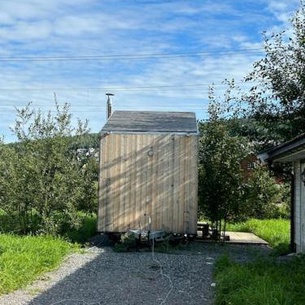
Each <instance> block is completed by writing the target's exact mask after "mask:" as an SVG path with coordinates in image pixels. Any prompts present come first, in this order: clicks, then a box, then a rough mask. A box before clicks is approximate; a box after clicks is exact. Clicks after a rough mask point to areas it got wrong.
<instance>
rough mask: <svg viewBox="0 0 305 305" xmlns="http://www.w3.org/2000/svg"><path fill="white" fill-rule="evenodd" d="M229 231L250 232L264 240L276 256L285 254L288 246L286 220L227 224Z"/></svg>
mask: <svg viewBox="0 0 305 305" xmlns="http://www.w3.org/2000/svg"><path fill="white" fill-rule="evenodd" d="M228 230H229V231H235V232H252V233H254V234H256V235H257V236H259V237H261V238H262V239H264V240H266V241H267V242H268V243H269V245H270V246H271V247H272V248H273V249H274V250H275V253H276V254H286V253H288V252H289V245H290V221H289V220H287V219H263V220H262V219H249V220H247V221H245V222H241V223H233V224H230V223H229V224H228Z"/></svg>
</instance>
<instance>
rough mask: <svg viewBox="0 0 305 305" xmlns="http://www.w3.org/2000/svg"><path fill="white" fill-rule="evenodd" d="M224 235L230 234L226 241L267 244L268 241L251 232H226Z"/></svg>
mask: <svg viewBox="0 0 305 305" xmlns="http://www.w3.org/2000/svg"><path fill="white" fill-rule="evenodd" d="M226 236H230V240H229V241H227V243H232V244H257V245H268V242H266V241H265V240H263V239H262V238H260V237H258V236H256V235H255V234H253V233H246V232H226Z"/></svg>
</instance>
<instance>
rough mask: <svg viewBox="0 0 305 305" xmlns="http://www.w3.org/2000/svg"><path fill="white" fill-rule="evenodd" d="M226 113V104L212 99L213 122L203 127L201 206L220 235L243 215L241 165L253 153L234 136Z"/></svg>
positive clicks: (201, 140) (244, 143)
mask: <svg viewBox="0 0 305 305" xmlns="http://www.w3.org/2000/svg"><path fill="white" fill-rule="evenodd" d="M223 113H224V112H223V110H222V104H221V103H219V102H217V100H215V99H212V100H211V102H210V105H209V114H210V119H209V121H208V122H205V123H201V124H200V132H201V137H200V154H199V155H200V161H199V163H200V165H199V206H200V210H201V212H202V213H203V214H204V215H205V216H206V217H208V218H209V220H210V221H211V222H212V224H213V226H214V228H215V229H216V232H220V231H221V230H224V229H225V224H226V222H227V220H230V219H236V218H238V217H239V215H241V214H242V209H243V202H242V201H241V199H242V194H243V188H242V183H243V179H244V176H243V172H242V168H241V162H242V161H243V160H244V159H245V158H246V156H247V155H248V154H249V152H250V150H249V148H248V145H247V141H245V139H244V138H242V137H240V136H233V135H231V134H230V128H229V126H230V124H228V121H227V120H226V119H225V118H224V117H223ZM231 122H232V121H230V122H229V123H231Z"/></svg>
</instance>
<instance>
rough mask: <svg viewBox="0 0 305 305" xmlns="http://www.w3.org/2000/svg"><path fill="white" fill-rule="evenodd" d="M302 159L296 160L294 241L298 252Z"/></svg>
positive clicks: (299, 243) (299, 246)
mask: <svg viewBox="0 0 305 305" xmlns="http://www.w3.org/2000/svg"><path fill="white" fill-rule="evenodd" d="M300 167H301V165H300V161H295V162H294V181H295V187H294V201H295V202H294V204H295V206H294V209H295V213H294V228H295V235H294V242H295V245H296V252H301V218H300V216H301V204H300V203H301V179H300V172H301V171H300Z"/></svg>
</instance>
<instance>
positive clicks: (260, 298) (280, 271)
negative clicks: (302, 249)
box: [215, 257, 305, 305]
mask: <svg viewBox="0 0 305 305" xmlns="http://www.w3.org/2000/svg"><path fill="white" fill-rule="evenodd" d="M215 279H216V283H217V286H216V305H229V304H230V305H244V304H251V305H261V304H268V305H301V304H305V295H304V293H303V292H304V289H305V258H304V257H301V258H294V259H293V260H291V261H286V262H279V261H276V260H258V261H256V262H252V263H247V264H237V263H234V262H232V261H230V260H229V259H228V258H221V259H220V260H218V262H217V264H216V267H215Z"/></svg>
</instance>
